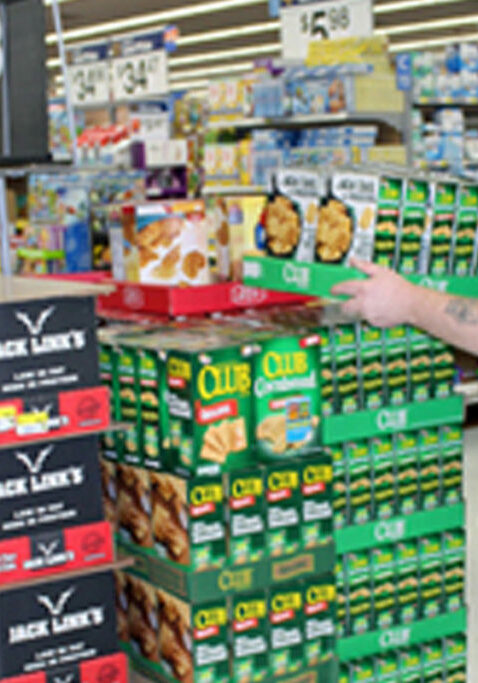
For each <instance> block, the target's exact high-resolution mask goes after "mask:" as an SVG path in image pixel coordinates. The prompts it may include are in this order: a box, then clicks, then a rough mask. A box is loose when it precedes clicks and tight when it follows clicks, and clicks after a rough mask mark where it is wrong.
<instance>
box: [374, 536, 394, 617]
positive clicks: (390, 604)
mask: <svg viewBox="0 0 478 683" xmlns="http://www.w3.org/2000/svg"><path fill="white" fill-rule="evenodd" d="M371 557H372V574H373V619H374V626H375V629H376V630H382V629H387V628H390V627H391V626H393V623H394V620H395V612H396V603H395V599H396V595H395V593H396V581H395V547H394V546H393V545H384V546H381V547H379V548H373V549H372V551H371Z"/></svg>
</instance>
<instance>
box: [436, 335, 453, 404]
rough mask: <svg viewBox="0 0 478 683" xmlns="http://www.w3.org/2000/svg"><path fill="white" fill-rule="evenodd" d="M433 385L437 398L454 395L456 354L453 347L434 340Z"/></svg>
mask: <svg viewBox="0 0 478 683" xmlns="http://www.w3.org/2000/svg"><path fill="white" fill-rule="evenodd" d="M431 343H432V349H433V361H432V383H433V395H434V397H435V398H448V396H452V394H453V385H454V379H455V373H456V369H455V354H454V353H453V349H452V347H451V346H448V345H447V344H444V343H443V342H442V341H441V340H440V339H432V340H431Z"/></svg>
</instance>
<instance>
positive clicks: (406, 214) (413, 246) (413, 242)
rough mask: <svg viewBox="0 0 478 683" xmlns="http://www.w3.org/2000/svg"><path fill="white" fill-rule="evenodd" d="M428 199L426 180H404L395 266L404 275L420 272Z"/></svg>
mask: <svg viewBox="0 0 478 683" xmlns="http://www.w3.org/2000/svg"><path fill="white" fill-rule="evenodd" d="M428 198H429V185H428V182H427V181H426V180H423V179H421V178H408V179H407V180H406V188H405V193H404V202H403V208H402V226H401V227H402V229H401V232H400V244H399V249H398V264H397V265H398V268H397V270H398V271H399V272H400V273H403V274H404V275H411V274H413V273H418V272H420V260H421V252H422V243H423V238H424V234H425V230H426V226H427V206H428Z"/></svg>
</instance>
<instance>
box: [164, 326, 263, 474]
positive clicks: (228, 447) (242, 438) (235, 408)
mask: <svg viewBox="0 0 478 683" xmlns="http://www.w3.org/2000/svg"><path fill="white" fill-rule="evenodd" d="M249 355H250V349H248V348H247V347H242V346H240V345H237V344H235V343H234V342H231V340H229V339H228V338H227V337H226V336H224V337H221V336H220V335H219V334H218V335H217V339H212V338H209V339H206V340H205V339H200V338H199V339H197V340H192V341H191V342H189V343H188V342H187V341H186V340H184V343H183V346H182V350H181V351H171V352H170V353H169V354H168V359H167V378H168V392H169V393H168V403H169V419H170V431H171V439H172V444H171V456H172V460H173V463H174V465H175V469H176V470H177V471H178V472H180V473H187V472H197V473H198V474H201V472H203V473H204V472H207V473H211V472H213V471H216V472H218V471H220V470H221V469H226V468H228V469H237V468H239V467H241V466H247V465H248V464H249V463H250V462H251V458H250V448H251V434H250V431H251V429H250V428H251V393H252V372H251V362H250V358H249Z"/></svg>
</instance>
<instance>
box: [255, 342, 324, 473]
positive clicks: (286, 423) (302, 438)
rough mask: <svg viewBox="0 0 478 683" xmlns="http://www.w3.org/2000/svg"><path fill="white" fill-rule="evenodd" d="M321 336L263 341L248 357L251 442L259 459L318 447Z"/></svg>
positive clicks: (310, 450)
mask: <svg viewBox="0 0 478 683" xmlns="http://www.w3.org/2000/svg"><path fill="white" fill-rule="evenodd" d="M319 344H320V337H319V335H317V334H316V335H311V336H308V337H299V336H279V337H276V338H270V339H268V340H266V341H263V342H262V343H261V344H259V345H258V346H260V351H259V352H258V353H257V354H255V355H254V358H253V375H254V389H253V403H254V421H255V443H256V452H257V455H258V456H259V458H261V459H264V460H266V461H267V460H278V459H280V458H286V459H289V458H290V457H291V456H295V455H307V454H310V453H314V452H316V451H317V450H318V449H319V447H320V414H321V407H320V365H319V360H320V353H319Z"/></svg>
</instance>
